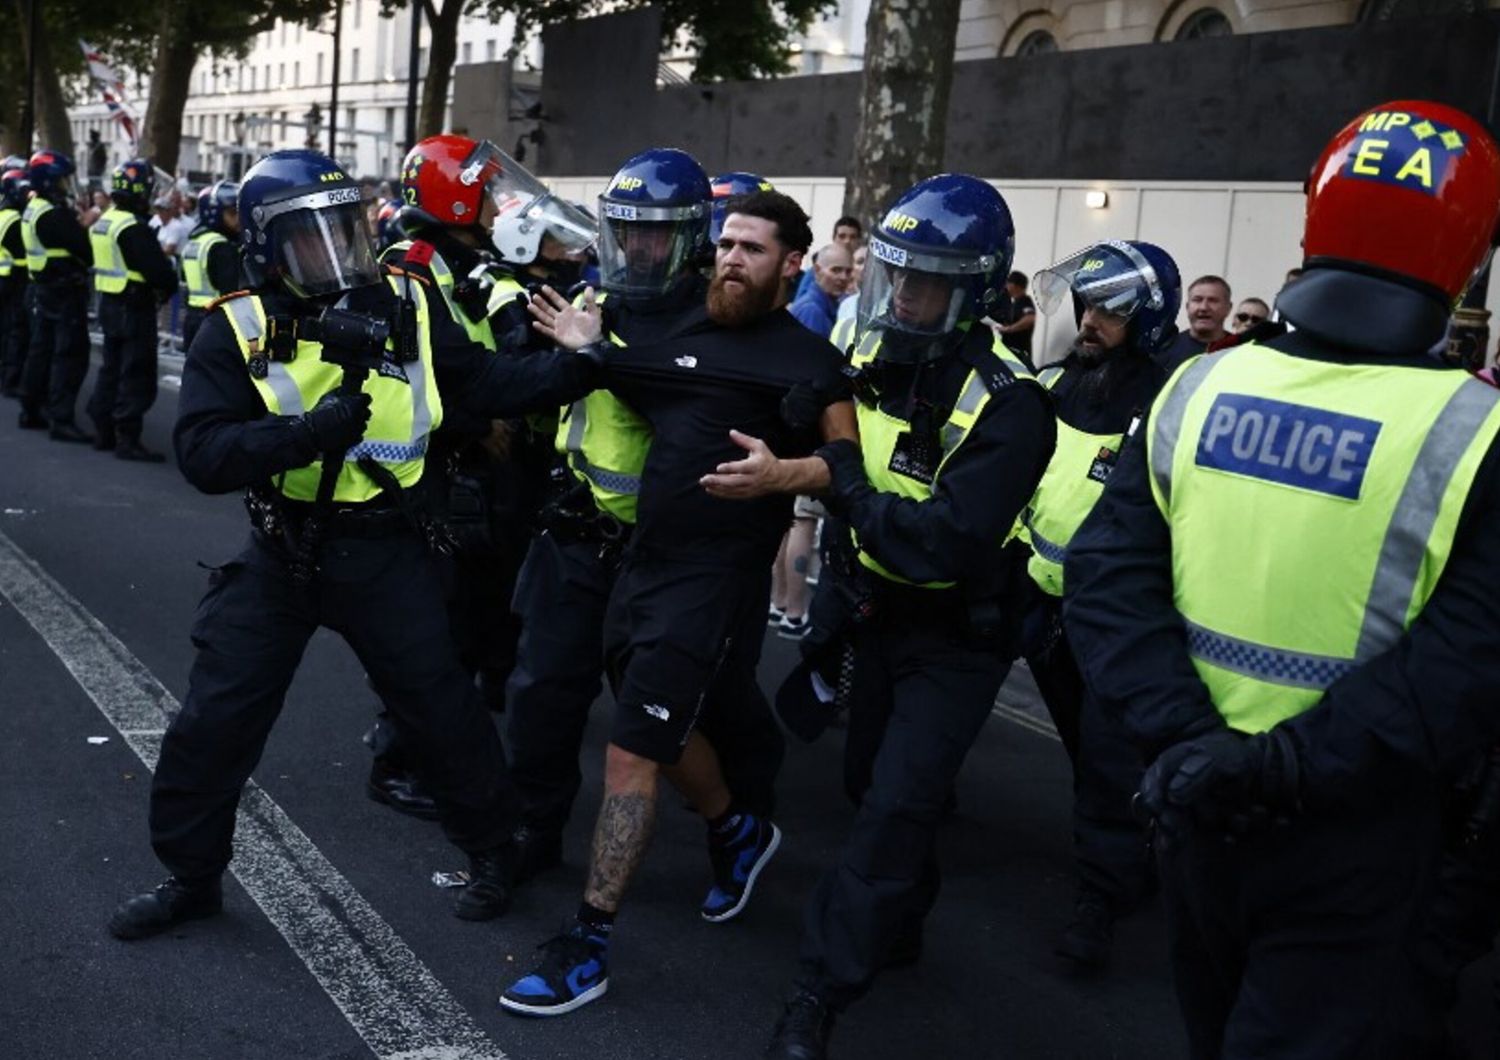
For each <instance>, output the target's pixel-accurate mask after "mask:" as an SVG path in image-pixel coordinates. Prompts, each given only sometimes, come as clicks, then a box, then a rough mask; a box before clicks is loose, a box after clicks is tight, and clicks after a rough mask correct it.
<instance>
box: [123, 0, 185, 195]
mask: <svg viewBox="0 0 1500 1060" xmlns="http://www.w3.org/2000/svg"><path fill="white" fill-rule="evenodd" d="M186 15H187V12H186V11H183V10H181V8H180V5H177V4H168V5H166V7H165V9H164V10H163V12H162V21H161V33H160V35H159V36H158V37H157V38H156V60H155V62H154V63H153V64H152V66H151V96H150V98H149V99H148V100H147V102H146V117H145V120H144V121H143V122H142V124H143V125H144V128H143V129H142V130H141V139H140V143H139V145H138V147H139V149H140V154H141V155H142V156H143V157H145V158H149V159H150V160H151V161H152V163H153V164H154V165H155V166H156V167H157V168H158V169H164V170H166V171H167V172H168V173H176V172H177V155H178V152H179V151H180V150H181V148H182V112H183V109H184V108H185V107H186V106H187V98H188V92H189V90H190V88H191V86H192V79H193V67H194V66H196V65H197V64H198V49H199V47H200V45H199V44H198V43H197V42H196V41H195V40H194V39H193V37H194V34H193V33H192V32H191V31H190V29H189V28H188V26H187V25H185V24H184V23H186V22H187V21H188V20H187V18H186V17H185V16H186Z"/></svg>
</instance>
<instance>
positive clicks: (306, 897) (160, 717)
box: [0, 533, 505, 1060]
mask: <svg viewBox="0 0 1500 1060" xmlns="http://www.w3.org/2000/svg"><path fill="white" fill-rule="evenodd" d="M0 596H4V597H6V598H7V599H8V600H10V602H11V604H12V605H14V606H15V608H16V610H17V611H19V612H20V614H21V616H22V617H23V618H25V619H26V621H27V622H29V623H30V624H31V626H32V628H33V629H35V630H36V631H37V633H38V634H40V635H41V637H42V639H43V640H45V641H46V643H47V646H48V647H49V648H51V649H52V651H53V653H54V654H56V655H57V657H58V659H60V660H61V661H62V664H63V665H64V666H65V667H67V669H68V672H69V673H70V674H72V675H73V678H74V680H76V681H77V682H78V684H79V686H80V687H82V688H83V690H84V692H86V693H87V694H88V696H89V698H90V699H92V700H93V701H94V705H95V706H97V707H98V708H99V710H100V712H101V713H102V714H103V715H104V716H105V718H106V719H108V721H109V722H110V724H112V725H113V726H114V727H115V729H116V730H117V731H118V732H119V733H120V735H121V736H122V737H123V738H124V740H125V742H126V743H127V744H129V745H130V747H131V749H132V750H133V751H135V753H136V754H137V755H139V756H140V759H141V761H142V762H144V763H145V764H146V766H147V768H148V769H152V770H154V769H155V768H156V761H157V756H158V753H159V748H160V743H161V735H162V733H163V732H164V731H165V728H166V724H167V722H168V721H169V720H170V718H171V716H172V715H173V714H175V713H176V712H177V710H178V704H177V701H176V699H174V698H173V696H172V694H171V693H170V692H168V691H167V690H166V689H165V688H164V687H162V685H161V682H159V681H157V680H156V678H155V677H154V676H152V674H151V671H150V670H148V669H147V668H146V667H145V665H144V664H142V663H141V661H140V660H139V659H137V658H136V657H135V656H134V655H132V654H131V653H130V650H129V649H128V648H126V647H125V645H124V644H122V643H121V642H120V641H119V639H118V638H116V637H115V636H114V634H112V633H110V631H109V630H108V629H107V628H106V627H105V626H104V624H103V623H101V622H100V621H99V620H98V619H96V618H95V617H94V616H93V615H91V614H90V613H89V612H88V611H87V609H85V608H84V606H83V605H82V604H80V603H79V602H78V601H77V600H76V599H74V598H73V597H72V596H71V595H70V594H69V593H68V592H67V590H65V589H64V588H63V587H62V586H60V585H59V584H57V582H56V581H54V580H53V579H52V578H51V577H50V576H49V575H48V574H47V573H46V572H45V571H43V570H42V568H41V567H40V566H38V565H37V563H36V562H35V561H34V560H32V559H31V558H30V557H29V556H27V555H26V554H25V553H24V552H22V551H21V550H20V548H18V547H17V546H16V544H15V543H14V542H13V541H11V540H10V538H9V537H7V536H6V535H5V534H3V533H0ZM234 849H235V857H234V862H233V864H232V865H231V866H230V870H231V871H232V872H233V873H234V877H235V879H237V880H239V881H240V884H241V885H242V886H243V887H244V888H245V890H246V891H247V892H249V894H250V897H251V898H253V899H255V903H256V904H257V905H258V906H260V908H261V910H262V911H263V912H264V913H265V914H266V916H267V917H268V918H269V919H270V921H271V923H272V924H273V925H275V927H276V930H277V931H279V932H281V935H282V937H283V938H285V939H286V941H287V944H288V945H289V946H291V948H292V951H293V952H294V953H296V954H297V956H298V957H300V958H301V959H302V962H303V963H304V964H305V965H307V968H308V970H309V971H310V972H312V974H313V976H314V978H316V979H317V980H318V984H319V985H320V986H322V988H323V989H324V990H325V991H327V993H328V996H329V997H330V998H331V999H332V1000H333V1003H334V1004H335V1005H337V1006H338V1007H339V1010H340V1011H341V1012H343V1014H344V1016H345V1017H346V1018H347V1019H348V1020H349V1023H350V1024H351V1025H352V1026H353V1027H354V1030H355V1031H356V1032H357V1033H358V1034H359V1036H360V1037H361V1038H363V1039H364V1041H365V1044H367V1045H368V1046H369V1047H370V1049H371V1051H372V1052H374V1054H375V1055H376V1056H377V1057H379V1058H380V1060H505V1054H504V1053H503V1052H501V1051H500V1050H499V1049H498V1048H496V1046H495V1045H494V1043H492V1042H491V1041H490V1040H489V1039H488V1038H487V1037H486V1036H485V1034H484V1032H483V1031H481V1030H480V1029H479V1027H478V1026H477V1025H476V1024H475V1023H474V1022H473V1021H472V1020H471V1019H470V1018H469V1015H468V1013H467V1012H465V1011H464V1009H463V1007H462V1006H461V1005H459V1004H458V1002H457V1001H455V1000H454V999H453V997H452V995H451V994H449V993H448V991H447V990H446V989H445V988H444V987H443V984H442V983H440V982H438V980H437V979H436V978H435V977H434V976H433V974H432V973H431V972H430V971H428V970H427V967H426V966H425V965H423V964H422V962H421V961H420V960H419V959H418V958H417V956H416V954H414V953H413V952H412V951H411V949H410V948H409V947H408V946H407V945H406V943H405V942H403V941H402V940H401V938H400V936H398V935H397V934H396V933H395V931H394V930H392V929H391V927H390V925H389V924H387V923H386V922H385V921H384V920H383V919H381V917H380V915H379V914H378V913H376V912H375V910H374V909H373V908H372V907H371V906H370V904H369V903H368V902H366V901H365V900H364V898H362V897H361V896H360V895H359V893H358V892H357V891H355V889H354V888H353V887H352V886H351V885H350V884H349V882H348V881H347V880H345V879H344V877H343V876H342V875H340V874H339V871H338V870H337V869H335V868H334V867H333V865H332V863H330V862H329V861H328V859H327V858H325V857H324V856H323V855H322V854H321V853H320V852H319V851H318V849H317V847H315V846H314V845H313V843H312V841H311V840H310V839H308V838H307V836H306V835H305V834H304V833H303V832H302V830H301V829H300V828H298V827H297V826H296V825H295V824H294V823H293V822H292V820H291V818H290V817H288V816H287V815H286V813H285V812H284V811H283V810H282V809H281V808H280V807H279V806H277V805H276V803H275V802H274V801H272V799H271V797H270V796H269V795H267V794H266V793H265V792H264V791H263V790H262V789H261V788H260V787H258V786H257V785H256V784H255V782H254V781H251V782H250V784H249V785H247V786H246V788H245V794H244V798H243V799H242V800H241V802H240V810H239V817H238V819H237V823H236V828H235V839H234ZM121 945H124V943H122V944H121Z"/></svg>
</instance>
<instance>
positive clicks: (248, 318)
mask: <svg viewBox="0 0 1500 1060" xmlns="http://www.w3.org/2000/svg"><path fill="white" fill-rule="evenodd" d="M254 301H255V300H254V298H231V299H230V300H229V301H227V302H225V303H224V310H225V312H227V313H229V314H230V315H231V316H232V317H234V323H235V326H236V327H237V328H238V330H239V333H240V337H241V338H243V339H244V340H245V343H246V345H248V346H249V347H250V352H251V353H260V352H261V348H262V346H263V343H264V340H265V337H266V333H265V330H264V329H263V327H262V325H261V321H260V318H259V317H258V316H257V315H256V312H255V305H254ZM261 381H262V382H263V383H265V384H266V386H268V387H270V389H271V393H272V394H274V395H276V409H277V412H278V413H279V414H280V415H282V416H300V415H302V413H303V412H304V411H305V410H304V408H303V405H302V391H301V390H299V389H297V381H296V380H295V379H293V378H292V375H291V373H290V372H289V371H287V367H286V365H285V364H283V363H282V362H280V361H271V362H269V364H268V365H267V367H266V377H265V379H263V380H261Z"/></svg>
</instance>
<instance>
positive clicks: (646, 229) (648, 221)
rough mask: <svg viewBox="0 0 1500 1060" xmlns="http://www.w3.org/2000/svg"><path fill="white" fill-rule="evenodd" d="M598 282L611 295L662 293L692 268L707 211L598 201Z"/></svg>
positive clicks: (640, 295) (650, 295)
mask: <svg viewBox="0 0 1500 1060" xmlns="http://www.w3.org/2000/svg"><path fill="white" fill-rule="evenodd" d="M599 212H600V214H601V215H603V217H604V223H603V224H602V225H601V226H600V228H599V282H600V285H601V286H602V287H603V288H604V289H605V290H606V291H608V292H610V293H611V294H616V295H621V296H623V297H635V298H649V297H652V296H654V295H659V294H665V293H666V292H667V291H669V290H671V288H672V285H673V284H675V283H676V282H677V280H678V279H679V278H680V277H681V276H682V275H683V274H684V273H686V272H688V271H690V270H691V269H692V268H693V267H694V266H695V265H696V261H695V256H696V254H697V251H698V249H699V247H700V246H701V244H702V239H703V236H704V233H705V232H706V230H707V227H708V224H707V209H706V207H704V206H703V205H701V204H699V205H695V206H636V205H632V204H625V203H617V202H609V201H607V200H605V199H604V198H602V197H601V198H600V200H599Z"/></svg>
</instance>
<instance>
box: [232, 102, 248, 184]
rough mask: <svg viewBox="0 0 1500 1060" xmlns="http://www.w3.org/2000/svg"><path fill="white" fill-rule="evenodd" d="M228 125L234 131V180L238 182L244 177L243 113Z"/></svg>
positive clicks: (237, 115)
mask: <svg viewBox="0 0 1500 1060" xmlns="http://www.w3.org/2000/svg"><path fill="white" fill-rule="evenodd" d="M229 125H230V127H231V128H233V129H234V145H235V152H234V179H235V180H239V179H240V178H241V177H243V176H244V175H245V112H244V111H240V112H239V113H238V114H236V115H235V116H234V117H233V118H230V119H229Z"/></svg>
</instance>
